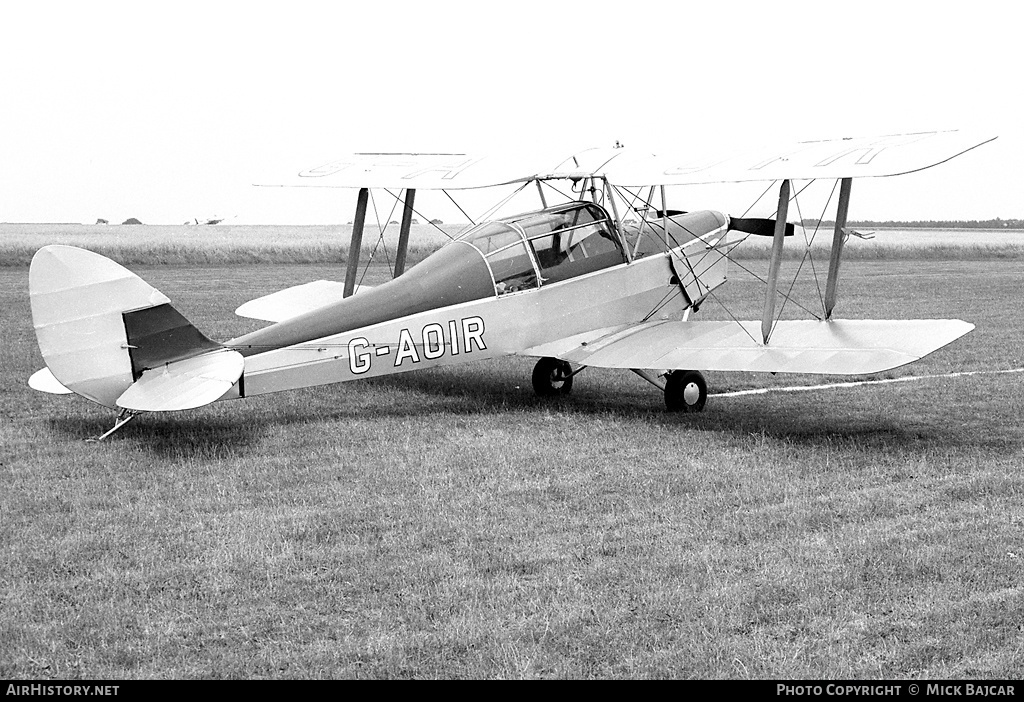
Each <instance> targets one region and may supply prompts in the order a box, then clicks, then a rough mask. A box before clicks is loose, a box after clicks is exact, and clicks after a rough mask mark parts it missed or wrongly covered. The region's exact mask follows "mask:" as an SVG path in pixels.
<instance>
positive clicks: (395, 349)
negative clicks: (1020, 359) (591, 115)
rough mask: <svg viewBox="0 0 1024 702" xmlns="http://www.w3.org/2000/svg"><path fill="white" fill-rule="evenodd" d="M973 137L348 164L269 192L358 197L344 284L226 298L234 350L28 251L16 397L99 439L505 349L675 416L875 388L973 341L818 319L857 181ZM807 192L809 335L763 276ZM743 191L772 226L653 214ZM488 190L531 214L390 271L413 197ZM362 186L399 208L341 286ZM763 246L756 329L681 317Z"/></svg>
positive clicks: (900, 323)
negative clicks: (722, 190) (382, 267)
mask: <svg viewBox="0 0 1024 702" xmlns="http://www.w3.org/2000/svg"><path fill="white" fill-rule="evenodd" d="M993 138H994V137H993ZM987 141H991V138H978V137H972V136H970V135H967V134H964V133H961V132H956V131H949V132H925V133H916V134H900V135H890V136H884V137H877V138H857V139H841V140H831V141H816V142H803V143H797V144H794V145H792V146H791V147H787V148H783V149H765V150H763V151H761V152H758V153H748V154H743V155H740V156H737V157H731V158H726V159H722V160H718V161H714V160H712V161H694V160H692V159H688V158H687V157H685V156H682V157H679V156H674V155H651V154H634V153H631V152H630V151H629V150H628V149H624V148H613V149H592V150H589V151H585V152H582V153H579V154H575V155H574V156H572V157H571V158H569V159H566V160H565V161H562V162H560V163H555V164H553V165H552V166H551V167H540V168H538V166H537V165H536V164H534V165H532V166H529V165H527V166H522V165H520V164H518V163H517V162H516V160H515V159H501V158H489V157H477V156H472V155H466V154H354V155H352V156H349V157H347V158H343V159H341V160H337V161H333V162H331V163H328V164H325V165H323V166H320V167H318V168H314V169H311V170H308V171H304V172H302V173H300V174H299V175H298V176H297V177H296V178H295V179H294V183H288V182H286V183H281V185H289V184H297V185H304V186H313V187H339V188H353V189H358V197H357V207H356V218H355V222H354V225H353V232H352V242H351V246H350V249H349V254H350V255H349V259H348V268H347V272H346V277H345V281H344V282H343V283H342V282H335V281H316V282H313V283H306V284H303V285H298V286H296V287H292V288H288V289H286V290H283V291H280V292H277V293H274V294H271V295H267V296H264V297H261V298H259V299H256V300H252V301H251V302H248V303H246V304H243V305H242V306H241V307H239V308H238V310H237V313H238V314H239V315H242V316H245V317H251V318H255V319H259V320H264V321H267V322H270V324H268V325H267V326H264V327H262V328H260V329H257V330H256V331H253V332H251V333H248V334H245V335H243V336H240V337H238V338H235V339H230V340H227V341H214V340H212V339H210V338H208V337H207V336H206V335H204V334H203V333H202V332H200V331H199V330H198V329H196V328H195V327H194V326H193V325H192V324H191V323H190V322H189V321H188V320H187V319H185V318H184V317H183V316H182V315H181V314H180V313H179V312H178V311H177V310H175V308H174V307H173V306H172V305H171V303H170V300H169V299H168V298H167V297H165V296H164V295H163V294H162V293H160V292H159V291H157V290H156V289H154V288H153V287H151V286H150V285H148V284H147V283H145V282H144V281H143V280H142V279H140V278H139V277H138V276H136V275H134V274H133V273H131V272H130V271H128V270H127V269H125V268H123V267H122V266H120V265H119V264H117V263H115V262H113V261H111V260H109V259H107V258H104V257H102V256H100V255H98V254H95V253H92V252H89V251H86V250H83V249H79V248H73V247H70V246H46V247H44V248H42V249H40V250H39V251H38V252H37V253H36V255H35V257H34V258H33V260H32V265H31V269H30V280H29V293H30V297H31V307H32V319H33V325H34V327H35V331H36V335H37V339H38V342H39V349H40V351H41V352H42V356H43V359H44V361H45V362H46V367H45V368H43V369H42V370H40V371H39V372H37V373H35V374H34V375H33V376H32V378H31V379H30V381H29V382H30V385H31V386H32V387H33V388H35V389H38V390H43V391H47V392H53V393H69V392H73V393H77V394H78V395H81V396H82V397H85V398H87V399H89V400H92V401H93V402H96V403H99V404H100V405H103V406H106V407H110V408H112V409H116V410H119V415H118V418H117V421H116V422H115V425H114V428H113V429H111V430H110V431H108V432H107V433H106V434H104V435H103V437H105V436H107V435H109V434H110V433H112V432H113V431H115V430H116V429H117V428H118V427H120V426H122V425H123V424H124V423H125V422H127V421H128V420H129V419H131V418H132V417H133V416H135V415H136V414H138V413H141V412H165V411H175V410H186V409H192V408H196V407H200V406H203V405H206V404H209V403H212V402H215V401H218V400H227V399H234V398H245V397H252V396H255V395H263V394H266V393H273V392H278V391H282V390H291V389H296V388H303V387H309V386H314V385H322V384H327V383H339V382H345V381H349V380H358V379H361V378H371V377H376V376H382V375H389V374H394V373H402V372H406V371H411V370H416V369H422V368H430V367H433V366H440V365H449V364H456V363H463V362H467V361H478V360H483V359H490V358H495V357H498V356H503V355H510V354H512V355H519V356H528V357H535V358H537V359H538V361H537V363H536V366H535V369H534V371H533V377H532V382H533V387H534V389H535V390H536V392H537V393H538V394H539V395H557V394H566V393H568V392H569V391H570V390H571V388H572V384H573V379H574V377H575V376H576V374H577V373H579V372H580V370H582V369H583V368H585V367H588V366H594V367H601V368H621V369H629V370H632V371H634V372H636V373H637V374H638V375H640V376H641V377H643V378H644V379H646V380H647V381H649V382H650V383H651V384H653V385H655V386H657V387H658V388H659V389H660V390H661V391H662V392H663V393H664V399H665V404H666V406H667V408H668V409H669V410H678V411H700V410H702V409H703V408H704V405H705V402H706V399H707V395H708V388H707V383H706V381H705V379H704V377H703V375H702V373H701V371H709V370H710V371H719V370H720V371H764V372H770V373H812V374H829V375H832V374H836V375H861V374H870V373H878V372H881V371H885V370H888V369H891V368H895V367H897V366H901V365H904V364H906V363H910V362H912V361H916V360H918V359H920V358H922V357H923V356H925V355H927V354H929V353H931V352H933V351H935V350H936V349H939V348H941V347H942V346H945V345H946V344H949V343H951V342H953V341H954V340H956V339H958V338H959V337H961V336H962V335H964V334H966V333H967V332H969V331H970V330H971V329H973V325H971V324H969V323H967V322H964V321H960V320H956V319H952V320H943V319H932V320H839V319H833V317H832V310H833V308H834V306H835V302H836V296H837V289H838V280H839V268H840V260H841V256H842V251H843V245H844V242H845V241H846V238H847V237H848V236H849V235H850V234H851V232H850V231H849V230H848V229H847V227H846V220H847V212H848V207H849V202H850V193H851V183H852V179H853V178H855V177H879V176H892V175H898V174H902V173H908V172H912V171H916V170H920V169H924V168H928V167H931V166H934V165H936V164H939V163H942V162H944V161H946V160H948V159H950V158H953V157H955V156H957V155H959V154H962V153H964V152H966V151H968V150H970V149H973V148H975V147H977V146H979V145H981V144H983V143H986V142H987ZM816 179H818V180H820V179H828V180H834V181H836V182H838V184H839V186H840V187H839V197H838V202H837V205H836V216H835V227H834V231H833V239H832V246H831V252H830V261H829V269H828V278H827V282H826V289H825V293H824V295H823V296H822V307H823V309H822V310H821V313H820V314H818V315H816V316H815V318H812V319H807V320H787V319H780V318H778V317H777V315H776V301H777V298H779V297H783V296H784V295H785V293H784V291H782V290H780V289H779V284H778V276H779V268H780V264H781V262H782V254H783V246H784V241H785V237H786V236H788V235H792V233H793V230H794V226H793V224H790V223H787V216H788V209H789V203H790V201H791V199H792V198H793V197H794V190H793V188H792V186H791V183H792V182H793V181H794V180H808V181H813V180H816ZM744 181H766V182H769V183H776V184H778V207H777V209H776V212H775V215H774V217H773V218H769V219H753V218H744V217H732V216H729V215H726V214H722V213H720V212H715V211H691V210H689V209H688V210H687V211H683V210H680V209H670V207H669V203H668V202H667V199H666V188H667V187H669V186H684V185H691V184H701V183H728V182H744ZM555 183H563V184H569V188H568V189H569V191H570V192H571V193H576V194H578V195H573V196H571V197H567V198H564V200H565V201H562V202H558V203H555V204H551V203H549V202H548V199H547V196H546V194H545V193H549V194H550V192H552V190H550V189H549V188H550V187H551V186H552V185H553V184H555ZM497 185H505V186H509V185H512V186H518V187H519V188H520V189H523V188H527V187H530V186H535V187H536V189H537V191H538V195H539V203H538V205H539V207H537V208H536V209H533V210H531V211H527V212H524V213H522V214H518V215H514V216H506V217H501V218H497V219H492V220H489V221H481V222H479V223H476V224H475V225H474V226H472V227H470V228H468V230H467V231H465V232H464V233H463V234H462V235H461V236H458V237H457V238H455V239H454V240H453V241H451V242H450V243H448V244H446V245H445V246H443V247H442V248H440V249H439V250H437V251H436V252H434V253H433V254H431V255H430V256H428V257H427V258H425V259H424V260H423V261H422V262H420V263H419V264H418V265H416V266H414V267H412V268H411V269H410V270H409V271H408V272H405V271H404V261H405V254H406V247H407V245H408V236H409V231H410V227H409V222H410V221H411V215H412V213H413V212H414V207H415V205H414V197H415V194H416V192H417V191H418V190H439V191H444V192H445V194H449V193H450V192H454V191H458V190H462V189H477V188H485V187H488V186H497ZM770 187H772V186H770V185H769V188H770ZM372 188H385V189H393V190H396V191H398V190H404V192H405V198H404V202H403V205H404V210H403V221H402V228H401V232H400V238H399V251H398V257H397V259H396V262H395V274H396V277H395V278H394V279H393V280H391V281H389V282H387V283H384V284H382V285H379V286H377V287H372V288H366V287H361V288H358V290H357V286H356V275H355V274H356V272H357V267H358V259H359V251H360V246H361V237H362V231H363V227H364V221H365V216H366V205H367V193H368V191H369V189H372ZM656 190H658V191H659V193H660V198H657V197H655V191H656ZM389 192H390V190H389ZM527 192H528V191H527ZM558 192H563V191H561V190H559V191H558ZM645 192H646V196H645V195H644V193H645ZM766 192H767V191H766ZM449 197H450V195H449ZM396 199H397V196H396ZM620 209H621V212H620ZM758 235H765V236H770V237H772V247H771V253H770V261H769V266H768V275H767V279H766V280H763V283H764V287H765V293H764V302H763V313H762V315H761V319H759V320H752V321H742V320H729V321H713V320H709V321H702V320H695V319H693V316H694V314H695V313H697V312H698V310H699V309H700V307H701V305H702V303H703V302H705V301H706V300H707V299H708V297H709V296H710V295H713V294H714V291H715V290H716V289H717V288H719V286H721V285H723V284H725V282H726V281H727V274H728V266H729V261H730V254H731V252H732V251H733V250H734V249H735V247H737V246H739V245H740V244H741V243H742V242H744V241H745V240H746V239H747V238H748V237H750V236H758ZM779 316H781V315H779ZM103 437H99V438H103Z"/></svg>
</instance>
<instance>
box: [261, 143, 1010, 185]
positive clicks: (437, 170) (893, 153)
mask: <svg viewBox="0 0 1024 702" xmlns="http://www.w3.org/2000/svg"><path fill="white" fill-rule="evenodd" d="M993 139H995V137H994V136H979V135H977V134H971V133H967V132H961V131H945V132H917V133H913V134H890V135H886V136H878V137H857V138H850V139H830V140H823V141H804V142H797V143H795V144H786V145H781V146H769V147H765V148H761V149H756V150H754V151H751V152H747V153H742V154H738V155H733V156H729V157H718V158H711V159H705V158H701V157H695V156H694V155H693V154H692V153H689V154H687V153H683V154H674V153H665V154H661V155H652V154H643V153H636V154H632V153H630V152H629V150H627V149H587V150H584V151H580V152H577V153H575V154H574V155H572V156H569V157H568V158H565V157H564V156H551V155H550V154H537V153H530V152H523V153H516V154H504V155H499V154H496V155H491V156H485V155H481V154H466V153H359V154H349V155H347V156H343V157H341V158H339V159H336V160H334V161H330V162H328V163H325V164H323V165H320V166H317V167H315V168H309V169H306V170H304V171H301V172H299V173H298V174H297V175H295V176H293V177H290V178H284V179H280V180H275V181H274V182H265V183H257V185H269V186H299V187H314V188H394V189H402V188H408V189H416V190H467V189H472V188H484V187H489V186H494V185H507V184H510V183H523V182H526V181H530V180H533V179H535V178H581V177H587V176H591V175H594V176H604V177H607V179H608V180H609V181H610V182H612V183H614V184H616V185H623V186H643V185H692V184H698V183H726V182H741V181H751V180H768V181H772V180H782V179H786V178H789V179H798V180H811V179H815V178H826V179H833V178H855V177H876V176H891V175H899V174H901V173H910V172H912V171H918V170H921V169H924V168H929V167H931V166H935V165H937V164H939V163H942V162H944V161H948V160H949V159H951V158H953V157H955V156H958V155H960V154H962V153H964V152H965V151H969V150H971V149H973V148H975V147H977V146H980V145H982V144H985V143H987V142H989V141H992V140H993Z"/></svg>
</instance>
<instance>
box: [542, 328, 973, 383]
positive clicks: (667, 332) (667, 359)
mask: <svg viewBox="0 0 1024 702" xmlns="http://www.w3.org/2000/svg"><path fill="white" fill-rule="evenodd" d="M972 329H974V325H973V324H969V323H967V322H963V321H961V320H958V319H927V320H921V319H916V320H832V321H815V320H809V321H804V320H795V321H780V322H777V323H776V324H775V326H774V328H773V331H772V334H771V337H770V339H769V342H768V344H767V345H765V344H763V343H761V341H760V334H761V323H760V322H752V321H746V322H739V323H737V322H710V321H708V322H705V321H699V322H691V321H685V322H682V321H667V322H649V323H645V324H640V325H633V326H619V327H612V328H608V329H605V330H599V331H597V332H592V333H590V334H587V335H580V336H578V337H573V338H570V339H563V340H561V341H557V342H553V343H551V344H544V345H543V346H538V347H534V348H532V349H529V350H528V351H526V352H524V353H525V355H530V356H549V355H550V356H556V357H558V358H562V359H564V360H566V361H570V362H573V363H578V364H582V365H587V366H596V367H599V368H630V369H632V368H641V369H653V370H662V369H666V368H668V369H698V370H709V371H762V372H769V373H810V374H823V375H866V374H870V373H880V372H883V371H886V370H891V369H892V368H897V367H899V366H902V365H905V364H907V363H912V362H914V361H918V360H920V359H921V358H923V357H925V356H927V355H928V354H930V353H932V352H933V351H936V350H938V349H940V348H942V347H943V346H946V345H947V344H950V343H952V342H953V341H955V340H957V339H959V338H960V337H961V336H963V335H964V334H967V333H968V332H970V331H971V330H972Z"/></svg>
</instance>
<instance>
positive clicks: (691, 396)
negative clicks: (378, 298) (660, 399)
mask: <svg viewBox="0 0 1024 702" xmlns="http://www.w3.org/2000/svg"><path fill="white" fill-rule="evenodd" d="M707 401H708V384H707V382H706V381H705V380H704V376H703V375H701V374H700V373H699V372H698V371H692V370H690V371H673V372H671V373H669V374H668V378H666V379H665V407H667V408H668V411H669V412H700V411H701V410H703V409H704V403H706V402H707Z"/></svg>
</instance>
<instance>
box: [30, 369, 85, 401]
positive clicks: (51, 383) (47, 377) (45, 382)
mask: <svg viewBox="0 0 1024 702" xmlns="http://www.w3.org/2000/svg"><path fill="white" fill-rule="evenodd" d="M28 386H29V387H30V388H32V389H33V390H38V391H39V392H48V393H50V394H51V395H70V394H71V393H72V392H74V391H73V390H68V389H67V388H66V387H64V385H63V384H62V383H61V382H60V381H59V380H57V379H56V378H54V377H53V373H51V372H50V369H49V368H41V369H40V370H37V371H36V372H35V373H33V374H32V377H30V378H29V379H28Z"/></svg>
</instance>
